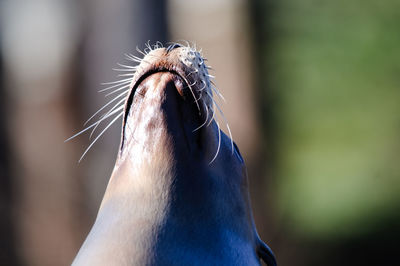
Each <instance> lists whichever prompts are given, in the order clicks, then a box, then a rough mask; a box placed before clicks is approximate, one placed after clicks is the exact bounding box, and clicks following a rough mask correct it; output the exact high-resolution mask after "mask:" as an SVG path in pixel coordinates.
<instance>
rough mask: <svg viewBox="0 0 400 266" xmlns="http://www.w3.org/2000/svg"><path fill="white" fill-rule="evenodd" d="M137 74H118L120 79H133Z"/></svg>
mask: <svg viewBox="0 0 400 266" xmlns="http://www.w3.org/2000/svg"><path fill="white" fill-rule="evenodd" d="M134 75H135V73H126V74H118V75H117V76H118V77H133V76H134Z"/></svg>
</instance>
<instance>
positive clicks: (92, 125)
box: [64, 117, 107, 142]
mask: <svg viewBox="0 0 400 266" xmlns="http://www.w3.org/2000/svg"><path fill="white" fill-rule="evenodd" d="M104 119H107V117H106V118H102V119H100V120H99V121H97V122H95V123H93V124H91V125H90V126H88V127H86V128H85V129H83V130H81V131H79V132H78V133H76V134H75V135H73V136H72V137H69V138H68V139H66V140H64V142H67V141H70V140H71V139H73V138H75V137H77V136H79V135H80V134H82V133H84V132H86V131H88V130H89V129H91V128H92V127H94V126H96V125H97V124H99V123H100V122H101V121H103V120H104Z"/></svg>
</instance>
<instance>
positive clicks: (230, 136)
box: [207, 91, 234, 154]
mask: <svg viewBox="0 0 400 266" xmlns="http://www.w3.org/2000/svg"><path fill="white" fill-rule="evenodd" d="M207 94H208V96H210V98H211V100H212V102H213V103H214V105H215V106H216V107H217V109H218V111H219V113H220V114H221V116H222V118H223V119H224V121H225V125H226V128H227V129H228V132H229V138H230V139H231V150H232V154H233V151H234V149H233V137H232V132H231V129H230V127H229V123H228V120H227V119H226V117H225V115H224V112H222V110H221V108H220V107H219V105H218V104H217V102H216V101H215V100H214V98H213V97H212V95H210V93H209V92H208V91H207Z"/></svg>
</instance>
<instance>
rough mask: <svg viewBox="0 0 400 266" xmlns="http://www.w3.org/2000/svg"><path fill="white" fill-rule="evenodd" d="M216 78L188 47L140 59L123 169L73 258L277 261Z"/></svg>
mask: <svg viewBox="0 0 400 266" xmlns="http://www.w3.org/2000/svg"><path fill="white" fill-rule="evenodd" d="M211 86H212V84H211V82H210V79H209V74H208V71H207V67H206V65H205V63H204V60H203V58H202V57H201V56H200V54H199V53H198V52H196V51H194V50H193V49H192V48H190V47H185V46H181V45H174V46H170V47H168V48H158V49H154V50H151V51H150V52H149V53H148V54H147V55H146V56H145V57H144V58H143V59H142V60H141V63H140V65H139V66H138V67H137V70H136V73H135V75H134V76H133V79H132V82H131V85H130V91H129V94H128V96H127V100H126V104H125V108H124V113H123V116H124V120H123V131H122V139H121V146H120V151H119V154H118V158H117V161H116V164H115V168H114V170H113V173H112V176H111V178H110V181H109V184H108V186H107V189H106V192H105V195H104V198H103V201H102V204H101V207H100V210H99V212H98V216H97V218H96V221H95V224H94V226H93V227H92V229H91V231H90V233H89V235H88V237H87V239H86V240H85V242H84V244H83V246H82V248H81V249H80V251H79V253H78V255H77V257H76V259H75V261H74V263H73V264H74V265H259V264H260V258H261V259H263V260H264V261H265V262H266V263H267V264H268V265H270V266H274V265H276V261H275V257H274V255H273V253H272V251H271V250H270V249H269V247H268V246H267V245H266V244H265V243H263V242H262V241H261V240H260V238H259V237H258V234H257V231H256V228H255V225H254V220H253V217H252V212H251V207H250V201H249V195H248V181H247V173H246V168H245V165H244V162H243V159H242V156H241V155H240V152H239V150H238V148H237V146H236V145H235V144H234V143H233V142H232V140H231V139H230V138H229V137H228V136H226V135H225V134H224V133H223V132H222V131H221V130H220V128H219V125H218V124H217V122H216V121H215V120H214V119H213V114H214V109H213V103H214V100H213V98H212V95H213V88H212V87H211Z"/></svg>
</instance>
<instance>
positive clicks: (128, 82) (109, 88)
mask: <svg viewBox="0 0 400 266" xmlns="http://www.w3.org/2000/svg"><path fill="white" fill-rule="evenodd" d="M130 83H131V81H125V82H124V83H121V84H116V85H112V86H110V87H107V88H104V89H101V90H99V92H103V91H108V90H111V89H113V88H115V87H119V86H125V85H127V84H128V85H129V84H130Z"/></svg>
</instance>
